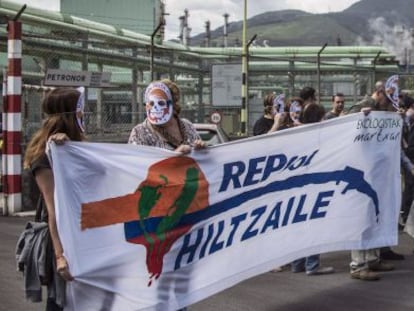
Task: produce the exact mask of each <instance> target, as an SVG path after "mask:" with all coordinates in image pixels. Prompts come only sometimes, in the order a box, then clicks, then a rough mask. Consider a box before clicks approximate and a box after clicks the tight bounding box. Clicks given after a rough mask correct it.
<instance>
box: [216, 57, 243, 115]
mask: <svg viewBox="0 0 414 311" xmlns="http://www.w3.org/2000/svg"><path fill="white" fill-rule="evenodd" d="M240 72H241V64H213V65H212V66H211V97H212V105H213V106H216V107H240V106H241V96H240V89H241V87H242V79H241V76H240Z"/></svg>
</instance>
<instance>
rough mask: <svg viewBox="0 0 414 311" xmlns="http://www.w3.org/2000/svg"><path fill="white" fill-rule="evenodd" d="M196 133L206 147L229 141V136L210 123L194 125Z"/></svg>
mask: <svg viewBox="0 0 414 311" xmlns="http://www.w3.org/2000/svg"><path fill="white" fill-rule="evenodd" d="M194 126H195V128H196V130H197V133H198V134H199V135H200V137H201V139H202V140H203V141H205V142H206V144H207V145H208V146H212V145H217V144H221V143H225V142H226V141H229V140H230V139H229V136H228V135H227V134H226V132H225V131H224V130H223V129H222V128H221V127H220V126H219V125H217V124H211V123H195V124H194Z"/></svg>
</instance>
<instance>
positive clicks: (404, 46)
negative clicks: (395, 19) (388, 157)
mask: <svg viewBox="0 0 414 311" xmlns="http://www.w3.org/2000/svg"><path fill="white" fill-rule="evenodd" d="M368 27H369V29H370V31H371V32H372V33H373V38H372V40H371V42H366V41H365V40H363V39H362V38H361V37H359V38H358V39H357V43H358V44H360V45H381V46H383V47H384V48H385V49H386V50H387V51H388V52H389V53H391V54H394V55H395V56H396V58H397V60H398V61H400V64H407V63H410V62H411V55H412V52H413V51H412V50H413V44H414V41H413V34H414V31H413V29H409V28H407V27H406V26H404V25H402V24H395V26H390V25H389V24H388V23H387V22H386V19H385V18H384V17H377V18H375V19H370V20H369V21H368Z"/></svg>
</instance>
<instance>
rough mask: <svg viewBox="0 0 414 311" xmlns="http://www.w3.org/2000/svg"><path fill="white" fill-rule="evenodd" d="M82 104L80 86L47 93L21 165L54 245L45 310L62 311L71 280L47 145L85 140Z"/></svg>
mask: <svg viewBox="0 0 414 311" xmlns="http://www.w3.org/2000/svg"><path fill="white" fill-rule="evenodd" d="M84 103H85V99H84V89H83V88H79V89H78V90H75V89H69V88H56V89H54V90H52V91H51V92H50V93H48V94H47V96H46V97H45V99H44V101H43V103H42V110H43V112H44V113H45V114H46V119H45V120H44V122H43V124H42V127H41V128H40V129H39V130H38V131H37V132H36V133H35V134H34V135H33V137H32V139H31V140H30V142H29V144H28V146H27V149H26V154H25V159H24V167H25V168H27V169H30V171H31V173H32V174H33V176H34V178H35V180H36V184H37V185H38V187H39V190H40V198H39V202H38V205H39V206H38V209H37V215H36V221H45V222H47V223H48V227H49V235H50V238H51V242H52V248H53V250H52V249H51V250H50V252H51V254H48V255H47V256H50V258H51V259H52V260H53V261H54V263H53V262H52V263H50V265H49V267H46V268H47V269H50V272H51V273H50V274H51V279H50V281H49V283H48V299H47V305H46V310H63V307H64V303H65V296H64V293H65V292H64V282H65V281H71V280H73V277H72V275H71V274H70V271H69V264H68V262H67V260H66V258H65V256H64V250H63V247H62V243H61V241H60V237H59V234H58V231H57V227H56V218H55V207H54V199H53V195H54V180H53V172H52V168H51V165H50V163H49V160H48V158H47V155H46V146H47V143H48V141H54V142H55V143H57V144H62V143H64V141H66V140H73V141H82V140H84V138H85V136H84V131H85V129H84V124H83V110H84ZM49 289H50V290H49ZM59 289H60V290H59Z"/></svg>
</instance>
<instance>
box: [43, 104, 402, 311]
mask: <svg viewBox="0 0 414 311" xmlns="http://www.w3.org/2000/svg"><path fill="white" fill-rule="evenodd" d="M401 125H402V118H401V117H400V116H398V115H397V114H396V113H388V112H371V113H370V114H369V115H368V116H364V115H363V114H362V113H360V114H354V115H349V116H345V117H341V118H336V119H332V120H328V121H324V122H322V123H318V124H311V125H306V126H301V127H297V128H293V129H290V130H284V131H281V132H276V133H273V134H267V135H262V136H257V137H252V138H248V139H245V140H238V141H234V142H230V143H228V144H223V145H219V146H214V147H210V148H208V149H207V150H202V151H194V152H193V153H192V154H190V155H189V156H177V154H176V153H174V152H170V151H167V150H162V149H157V148H152V147H143V146H136V145H127V144H98V143H75V142H73V143H68V144H65V145H64V146H54V145H52V146H51V147H52V148H51V151H52V159H53V170H54V173H55V184H56V200H55V201H56V206H57V218H58V228H59V232H60V234H61V239H62V243H63V245H64V250H65V256H66V257H67V258H68V261H69V263H70V269H71V272H72V274H73V275H74V277H75V281H74V282H71V283H69V286H68V307H67V309H68V310H123V311H124V310H176V309H178V308H181V307H183V306H186V305H189V304H193V303H195V302H197V301H200V300H202V299H204V298H206V297H208V296H210V295H213V294H215V293H217V292H219V291H221V290H223V289H225V288H228V287H230V286H232V285H234V284H236V283H238V282H241V281H243V280H245V279H247V278H250V277H252V276H255V275H258V274H260V273H264V272H266V271H269V270H271V269H272V268H274V267H275V266H278V265H282V264H286V263H289V262H291V261H292V260H294V259H297V258H300V257H304V256H307V255H312V254H318V253H323V252H329V251H336V250H345V249H358V248H363V249H366V248H375V247H380V246H385V245H395V244H397V238H398V230H397V218H398V212H399V207H400V196H401V180H400V132H401Z"/></svg>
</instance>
